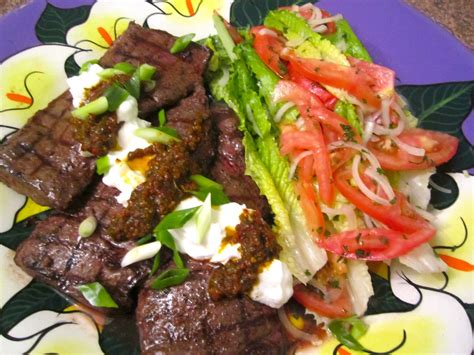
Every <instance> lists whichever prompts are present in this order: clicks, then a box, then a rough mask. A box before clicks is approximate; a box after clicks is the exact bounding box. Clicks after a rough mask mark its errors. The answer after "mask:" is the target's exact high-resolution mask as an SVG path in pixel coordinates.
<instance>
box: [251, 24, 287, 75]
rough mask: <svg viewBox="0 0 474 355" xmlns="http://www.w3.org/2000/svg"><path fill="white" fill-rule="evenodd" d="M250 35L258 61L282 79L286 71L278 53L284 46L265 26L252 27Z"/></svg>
mask: <svg viewBox="0 0 474 355" xmlns="http://www.w3.org/2000/svg"><path fill="white" fill-rule="evenodd" d="M251 33H252V34H253V36H254V40H253V48H254V49H255V52H257V54H258V56H259V57H260V59H261V60H262V61H263V62H264V63H265V64H266V65H267V66H268V67H269V68H270V69H271V70H273V72H275V74H277V75H278V76H279V77H281V78H283V77H284V76H285V75H286V73H287V71H288V69H287V68H286V64H285V63H284V62H283V61H282V60H281V59H280V52H281V51H282V50H283V48H285V44H284V42H283V40H282V39H280V38H279V37H278V36H274V35H273V34H271V33H275V31H273V30H269V29H267V28H266V27H265V26H256V27H253V28H252V30H251Z"/></svg>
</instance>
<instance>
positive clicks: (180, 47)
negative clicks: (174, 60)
mask: <svg viewBox="0 0 474 355" xmlns="http://www.w3.org/2000/svg"><path fill="white" fill-rule="evenodd" d="M194 36H195V34H194V33H188V34H187V35H184V36H181V37H179V38H177V39H176V41H175V42H174V44H173V46H172V47H171V49H170V53H171V54H176V53H179V52H182V51H184V50H185V49H186V48H187V47H188V46H189V43H191V41H192V40H193V38H194Z"/></svg>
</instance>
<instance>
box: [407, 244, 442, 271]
mask: <svg viewBox="0 0 474 355" xmlns="http://www.w3.org/2000/svg"><path fill="white" fill-rule="evenodd" d="M398 260H399V261H400V262H401V263H402V264H404V265H406V266H408V267H410V268H411V269H413V270H415V271H417V272H419V273H422V274H427V273H434V272H443V271H447V269H448V267H447V266H446V264H445V263H444V262H443V261H442V260H441V259H440V258H438V257H437V256H436V255H435V253H434V252H433V249H432V248H431V246H430V245H429V244H428V243H424V244H422V245H420V246H419V247H417V248H415V249H413V250H412V251H410V252H409V253H407V254H405V255H402V256H400V257H399V258H398Z"/></svg>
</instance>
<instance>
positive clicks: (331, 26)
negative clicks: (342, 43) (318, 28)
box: [279, 5, 336, 35]
mask: <svg viewBox="0 0 474 355" xmlns="http://www.w3.org/2000/svg"><path fill="white" fill-rule="evenodd" d="M312 6H314V5H312ZM279 9H280V10H288V11H292V10H293V8H292V6H282V7H279ZM320 10H321V13H322V15H323V18H328V17H331V14H330V13H329V12H327V11H326V10H323V9H320ZM298 12H299V14H300V15H301V17H303V18H304V19H305V20H309V19H310V18H311V17H312V16H313V10H312V9H311V8H310V7H306V6H299V7H298ZM325 25H326V27H327V30H326V31H324V32H323V33H322V34H323V35H330V34H333V33H335V32H336V23H335V22H334V21H333V22H329V23H326V24H325Z"/></svg>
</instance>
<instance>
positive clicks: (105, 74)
mask: <svg viewBox="0 0 474 355" xmlns="http://www.w3.org/2000/svg"><path fill="white" fill-rule="evenodd" d="M97 75H98V76H100V77H101V78H102V79H110V78H112V77H114V76H116V75H126V73H125V72H123V71H121V70H118V69H114V68H107V69H104V70H102V71H101V72H100V73H99V74H97Z"/></svg>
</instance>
